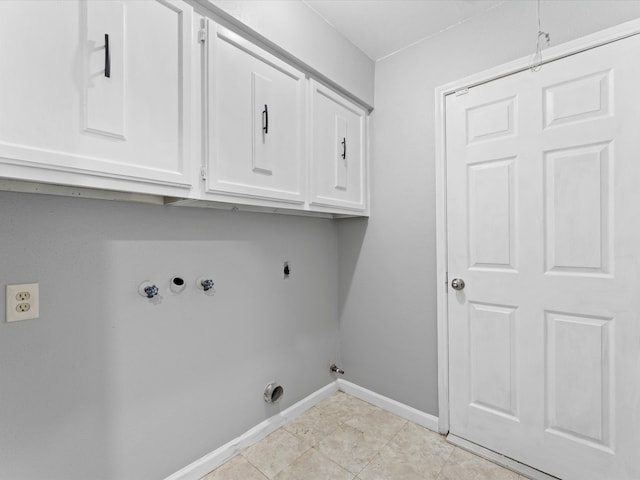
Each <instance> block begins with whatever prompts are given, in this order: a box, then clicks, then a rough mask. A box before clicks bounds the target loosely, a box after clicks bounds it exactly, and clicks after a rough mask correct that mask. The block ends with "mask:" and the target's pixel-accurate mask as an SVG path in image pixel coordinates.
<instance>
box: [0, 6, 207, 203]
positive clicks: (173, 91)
mask: <svg viewBox="0 0 640 480" xmlns="http://www.w3.org/2000/svg"><path fill="white" fill-rule="evenodd" d="M192 32H193V30H192V8H191V7H190V6H189V5H187V4H185V3H182V2H179V1H174V0H149V1H118V0H111V1H108V2H107V1H97V0H89V1H72V0H69V1H64V2H61V1H59V2H49V1H47V2H43V1H29V0H20V1H2V2H0V59H2V75H0V177H4V178H13V179H20V180H30V181H40V182H48V183H58V184H65V185H74V186H86V187H92V188H105V189H112V190H126V191H132V192H142V193H153V194H160V195H186V193H185V192H188V189H189V188H190V186H191V178H192V173H191V169H192V168H193V167H192V164H191V163H190V148H189V146H190V138H191V134H190V116H191V106H190V104H191V98H192V97H191V76H190V75H191V51H192V42H194V41H195V40H193V36H192Z"/></svg>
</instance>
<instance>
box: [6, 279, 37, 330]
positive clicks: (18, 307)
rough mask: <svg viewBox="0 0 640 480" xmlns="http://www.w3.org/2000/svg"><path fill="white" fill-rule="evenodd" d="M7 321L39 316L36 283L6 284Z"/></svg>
mask: <svg viewBox="0 0 640 480" xmlns="http://www.w3.org/2000/svg"><path fill="white" fill-rule="evenodd" d="M6 302H7V322H17V321H19V320H29V319H32V318H38V317H39V316H40V286H39V284H37V283H25V284H22V285H7V298H6Z"/></svg>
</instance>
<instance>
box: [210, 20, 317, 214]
mask: <svg viewBox="0 0 640 480" xmlns="http://www.w3.org/2000/svg"><path fill="white" fill-rule="evenodd" d="M207 30H208V34H207V38H208V41H207V42H206V44H205V45H206V46H205V48H206V49H207V53H206V55H205V57H206V59H207V65H206V68H205V72H206V78H207V80H206V85H205V87H206V93H205V97H207V96H208V115H207V121H205V126H206V129H207V139H208V142H207V144H208V148H207V149H206V150H207V153H206V157H207V158H206V176H207V181H206V190H207V192H208V193H209V194H214V195H210V196H209V198H211V197H213V196H216V195H218V196H219V195H220V194H223V195H228V194H231V195H232V196H233V197H235V198H236V199H238V201H239V202H243V201H244V202H249V203H251V202H253V203H255V202H257V201H258V202H259V201H260V200H268V201H274V200H275V201H277V202H280V203H282V202H284V203H285V204H289V207H290V208H302V207H301V205H302V204H303V203H304V201H305V191H304V177H305V173H306V172H305V148H304V136H305V123H304V120H305V91H306V79H305V75H304V74H303V73H302V72H300V71H298V70H296V69H295V68H293V67H292V66H290V65H288V64H287V63H285V62H283V61H281V60H280V59H278V58H276V57H275V56H273V55H271V54H269V53H268V52H266V51H264V50H263V49H261V48H259V47H257V46H256V45H254V44H253V43H251V42H249V41H247V40H246V39H244V38H242V37H240V36H239V35H237V34H235V33H234V32H232V31H230V30H228V29H226V28H224V27H221V26H220V25H216V24H215V23H213V22H212V21H210V20H208V21H207ZM205 198H207V197H206V196H205ZM216 198H217V197H216Z"/></svg>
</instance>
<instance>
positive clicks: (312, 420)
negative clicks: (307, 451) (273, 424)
mask: <svg viewBox="0 0 640 480" xmlns="http://www.w3.org/2000/svg"><path fill="white" fill-rule="evenodd" d="M339 424H340V421H339V420H338V419H337V418H336V417H334V416H332V415H330V414H329V413H327V411H325V410H323V409H320V408H317V407H313V408H311V409H309V410H308V411H306V412H305V413H303V414H302V415H300V416H299V417H298V418H295V419H294V420H292V421H290V422H289V423H287V424H286V425H285V426H284V427H283V428H284V429H285V430H286V431H287V432H289V433H292V434H294V435H295V436H296V437H298V438H300V439H302V440H304V441H305V442H306V443H307V444H308V445H309V446H313V445H316V444H317V443H318V442H319V441H320V440H322V439H323V438H325V437H326V436H327V435H329V434H330V433H331V432H333V431H334V430H335V429H336V428H338V425H339Z"/></svg>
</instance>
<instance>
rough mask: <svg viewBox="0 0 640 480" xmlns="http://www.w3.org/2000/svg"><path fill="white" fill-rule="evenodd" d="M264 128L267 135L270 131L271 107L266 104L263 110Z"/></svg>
mask: <svg viewBox="0 0 640 480" xmlns="http://www.w3.org/2000/svg"><path fill="white" fill-rule="evenodd" d="M262 130H263V131H264V134H265V135H266V134H267V133H269V109H268V108H267V106H266V105H265V106H264V111H263V112H262Z"/></svg>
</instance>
